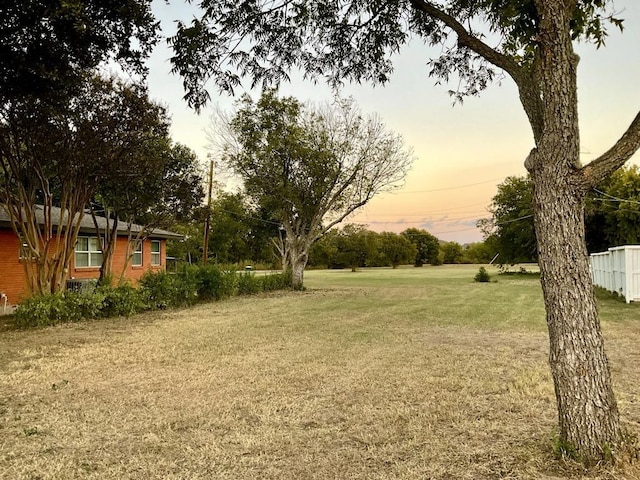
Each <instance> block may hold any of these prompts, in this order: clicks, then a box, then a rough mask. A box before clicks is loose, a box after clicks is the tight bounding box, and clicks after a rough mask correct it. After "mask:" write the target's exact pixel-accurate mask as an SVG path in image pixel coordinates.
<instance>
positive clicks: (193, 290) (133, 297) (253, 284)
mask: <svg viewBox="0 0 640 480" xmlns="http://www.w3.org/2000/svg"><path fill="white" fill-rule="evenodd" d="M290 285H291V278H290V276H289V275H287V274H282V273H275V274H269V275H255V274H254V273H252V272H233V271H224V270H221V269H219V268H217V267H215V266H205V267H198V266H187V267H184V268H183V269H182V270H181V271H180V272H178V273H173V274H169V273H166V272H159V273H147V274H146V275H145V276H144V277H142V279H141V280H140V285H139V287H138V288H134V287H132V286H130V285H121V286H118V287H109V286H99V287H96V288H95V289H94V290H93V291H89V292H73V291H67V292H63V293H58V294H53V295H40V296H34V297H30V298H28V299H27V300H25V301H24V302H22V303H21V304H20V305H18V307H17V308H16V311H15V314H14V319H15V324H16V326H18V327H19V328H29V327H39V326H48V325H56V324H58V323H63V322H77V321H80V320H88V319H95V318H107V317H116V316H130V315H133V314H136V313H140V312H144V311H148V310H157V309H164V308H173V307H186V306H190V305H194V304H196V303H200V302H209V301H215V300H221V299H223V298H228V297H231V296H234V295H251V294H256V293H260V292H265V291H273V290H284V289H287V288H289V286H290Z"/></svg>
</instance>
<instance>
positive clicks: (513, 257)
mask: <svg viewBox="0 0 640 480" xmlns="http://www.w3.org/2000/svg"><path fill="white" fill-rule="evenodd" d="M489 211H490V212H491V215H492V216H491V218H490V219H486V220H481V221H480V223H479V225H480V228H481V230H482V231H483V233H484V235H485V240H486V241H487V243H491V244H492V245H493V247H494V248H495V249H496V253H498V252H499V253H500V256H499V257H498V262H499V263H500V264H514V263H522V262H535V261H537V259H538V251H537V245H536V235H535V228H534V226H533V183H532V181H531V179H530V178H529V177H507V178H506V179H505V180H504V182H502V183H501V184H500V185H498V192H497V193H496V195H495V196H494V197H493V199H492V200H491V205H490V207H489Z"/></svg>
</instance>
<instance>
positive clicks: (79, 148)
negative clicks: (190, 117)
mask: <svg viewBox="0 0 640 480" xmlns="http://www.w3.org/2000/svg"><path fill="white" fill-rule="evenodd" d="M69 100H70V101H69V103H68V104H65V105H62V104H58V105H49V104H46V103H44V102H41V101H39V100H37V99H35V98H33V97H28V98H26V99H25V100H11V101H7V102H6V103H5V105H4V106H3V107H4V108H3V109H2V117H1V118H0V169H1V170H2V172H3V174H2V176H1V177H0V179H2V184H1V185H0V190H2V191H3V195H2V196H4V197H5V208H6V210H7V212H8V213H9V217H10V219H11V224H12V227H13V229H14V231H15V233H16V235H18V236H19V237H20V238H21V239H22V241H23V242H24V244H25V245H26V247H27V250H28V251H29V255H30V257H31V261H30V262H25V263H24V265H25V268H26V270H27V278H28V279H29V284H30V287H31V290H32V291H33V292H35V293H54V292H57V291H59V290H61V289H64V288H65V280H66V277H67V272H68V266H69V261H70V258H71V254H72V252H73V249H74V245H75V242H76V237H77V235H78V231H79V228H80V221H81V220H82V217H83V215H84V212H85V206H86V205H87V204H88V203H89V200H90V199H91V198H92V196H93V194H94V192H96V190H97V189H98V188H99V187H100V186H101V185H102V183H103V182H107V181H109V179H110V178H111V176H112V175H118V176H122V175H126V176H128V177H130V176H131V175H138V177H144V176H147V175H148V173H147V172H145V171H144V170H142V169H138V171H135V170H133V171H132V170H131V169H129V168H128V167H129V166H131V163H130V161H129V159H130V157H131V156H132V155H135V154H137V153H139V151H140V145H143V144H146V143H147V141H148V140H149V139H154V138H164V137H166V135H167V129H168V121H167V120H166V115H165V112H164V109H163V108H162V107H160V106H159V105H156V104H154V103H152V102H150V101H149V99H148V97H147V93H146V89H145V88H144V87H142V86H140V85H135V84H125V83H123V82H120V81H116V80H114V79H112V78H102V77H99V76H94V77H90V78H89V79H87V81H86V82H85V83H84V84H83V85H82V87H81V88H79V89H77V90H76V93H75V94H74V95H72V96H70V99H69Z"/></svg>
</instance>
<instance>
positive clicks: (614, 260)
mask: <svg viewBox="0 0 640 480" xmlns="http://www.w3.org/2000/svg"><path fill="white" fill-rule="evenodd" d="M591 275H592V276H593V283H594V285H597V286H598V287H602V288H604V289H606V290H609V291H610V292H616V293H617V294H619V295H622V296H623V297H624V298H625V300H626V302H627V303H629V302H640V245H624V246H622V247H613V248H610V249H609V250H608V251H606V252H602V253H594V254H592V255H591Z"/></svg>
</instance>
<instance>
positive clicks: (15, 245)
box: [0, 205, 183, 304]
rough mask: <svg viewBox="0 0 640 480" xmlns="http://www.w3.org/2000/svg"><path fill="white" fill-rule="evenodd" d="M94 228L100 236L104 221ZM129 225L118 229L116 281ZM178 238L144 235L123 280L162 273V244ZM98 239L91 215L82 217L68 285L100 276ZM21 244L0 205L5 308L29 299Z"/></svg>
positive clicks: (156, 232) (0, 281)
mask: <svg viewBox="0 0 640 480" xmlns="http://www.w3.org/2000/svg"><path fill="white" fill-rule="evenodd" d="M52 217H53V218H59V217H60V209H59V208H54V209H53V211H52ZM36 220H37V221H38V223H40V224H43V209H42V207H36ZM97 220H98V227H99V229H100V230H101V231H102V232H104V231H105V229H106V227H107V219H106V218H104V217H98V218H97ZM128 227H129V225H128V224H127V223H124V224H122V226H121V227H118V232H117V235H118V236H117V241H116V245H115V250H114V254H113V267H112V272H113V274H114V276H116V277H119V276H120V274H121V273H122V271H123V268H124V265H125V260H126V256H127V245H128V242H129V238H130V237H129V231H128ZM142 229H143V227H141V226H140V225H135V224H134V225H133V226H132V228H131V233H132V236H133V237H134V238H135V237H136V235H137V234H138V233H140V232H141V231H142ZM182 238H183V237H182V235H179V234H177V233H173V232H169V231H166V230H160V229H153V230H151V232H147V233H146V234H145V235H144V239H143V240H141V241H139V242H137V243H136V245H135V248H134V250H133V255H132V257H131V260H130V262H129V264H128V265H127V268H126V269H125V271H124V276H125V277H126V278H127V279H129V280H131V281H132V282H133V283H135V282H136V281H137V280H139V279H140V278H141V277H142V275H144V274H145V273H146V272H147V271H162V270H164V269H165V268H166V246H167V245H166V242H167V240H169V239H176V240H179V239H182ZM101 241H102V237H97V236H96V228H95V226H94V223H93V219H92V218H91V215H89V214H85V215H84V217H83V219H82V221H81V222H80V233H79V234H78V241H77V242H76V246H75V251H74V254H73V256H72V259H71V263H70V267H69V273H68V281H67V282H68V284H69V282H74V281H75V282H79V281H82V280H87V279H97V278H98V277H99V276H100V265H101V263H102V252H101V250H100V242H101ZM24 252H25V250H24V248H23V242H22V241H21V239H19V238H18V237H17V236H16V234H15V233H14V232H13V230H12V228H11V223H10V219H9V215H8V213H7V211H6V209H5V208H4V207H3V206H2V205H0V294H4V295H5V297H4V299H3V301H4V300H7V301H8V303H9V304H17V303H19V302H20V301H21V300H22V299H24V298H25V297H27V296H28V295H29V288H28V283H27V277H26V274H25V268H24V264H23V262H28V261H30V260H29V259H28V258H27V255H25V254H24Z"/></svg>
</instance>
